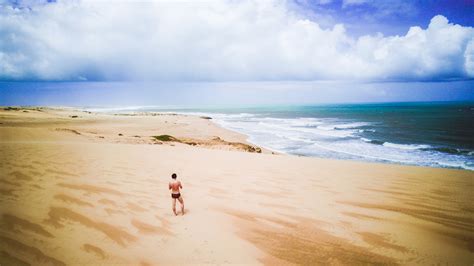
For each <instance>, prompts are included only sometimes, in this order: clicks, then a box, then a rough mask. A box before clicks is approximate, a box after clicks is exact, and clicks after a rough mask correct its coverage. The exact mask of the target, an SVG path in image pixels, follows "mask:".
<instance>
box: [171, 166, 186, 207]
mask: <svg viewBox="0 0 474 266" xmlns="http://www.w3.org/2000/svg"><path fill="white" fill-rule="evenodd" d="M171 178H172V179H173V181H171V182H170V183H169V184H168V188H169V189H170V190H171V200H172V202H173V212H174V215H178V213H177V212H176V199H178V200H179V203H181V215H184V201H183V197H181V193H180V192H179V189H180V188H181V189H182V188H183V185H181V182H180V181H178V180H176V174H172V175H171Z"/></svg>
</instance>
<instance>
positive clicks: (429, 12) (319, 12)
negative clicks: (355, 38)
mask: <svg viewBox="0 0 474 266" xmlns="http://www.w3.org/2000/svg"><path fill="white" fill-rule="evenodd" d="M295 4H296V5H297V6H299V7H301V8H302V9H304V10H306V12H307V13H308V15H309V16H312V17H314V18H316V19H318V17H319V18H321V21H323V19H324V18H326V21H327V22H326V26H331V25H333V24H334V23H344V25H346V27H347V29H348V32H349V33H350V34H353V35H364V34H373V33H374V32H381V33H383V34H384V35H404V34H406V31H407V29H408V28H410V27H411V26H413V25H418V26H421V27H423V28H426V27H427V26H428V24H429V21H430V20H431V18H433V17H434V16H436V15H440V14H441V15H443V16H445V17H447V18H449V20H450V21H451V22H452V23H455V24H460V25H463V26H473V24H474V19H473V15H472V14H473V13H474V2H473V1H472V0H385V1H382V0H352V1H351V0H296V1H295Z"/></svg>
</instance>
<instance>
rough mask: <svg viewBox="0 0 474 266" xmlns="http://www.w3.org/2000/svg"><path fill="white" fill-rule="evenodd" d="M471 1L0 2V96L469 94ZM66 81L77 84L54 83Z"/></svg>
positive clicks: (473, 55) (380, 97)
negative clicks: (134, 92) (104, 92)
mask: <svg viewBox="0 0 474 266" xmlns="http://www.w3.org/2000/svg"><path fill="white" fill-rule="evenodd" d="M473 6H474V4H473V2H472V1H468V0H459V1H442V0H439V1H434V0H425V1H416V0H415V1H407V0H386V1H376V0H266V1H257V0H242V1H231V0H207V1H200V0H197V1H166V0H155V1H142V2H139V3H137V2H133V1H88V0H83V1H80V0H79V1H68V0H64V1H5V0H0V40H1V41H0V81H2V82H1V83H0V90H1V93H0V96H2V98H3V100H2V99H0V104H2V102H3V104H14V103H16V102H24V99H30V102H35V104H39V103H38V102H39V101H38V100H36V101H35V100H34V99H43V100H42V101H41V102H44V103H45V104H48V98H49V102H50V104H53V103H54V104H58V103H60V102H61V97H60V95H63V96H64V98H63V101H64V102H68V104H71V102H70V99H69V98H67V97H70V96H71V95H72V94H71V92H74V93H76V92H75V91H76V90H78V91H79V92H80V90H81V87H84V89H83V90H84V93H83V94H81V95H89V96H88V97H92V98H94V97H93V94H94V92H95V91H94V90H91V88H95V87H106V88H107V91H113V86H112V85H113V84H116V86H117V89H116V92H119V91H120V93H119V94H121V95H124V93H123V90H124V88H128V90H133V89H132V88H136V90H140V91H142V92H146V93H145V94H147V95H155V96H156V95H160V97H161V98H162V99H164V98H167V99H168V101H169V102H170V103H171V102H173V103H174V102H176V100H177V99H175V98H174V97H173V93H171V91H169V90H176V91H179V92H180V94H183V93H184V92H186V95H189V96H190V97H191V98H192V97H193V95H194V96H196V97H195V98H199V99H201V101H202V102H203V103H206V102H209V103H212V102H216V101H222V102H227V100H226V99H240V100H239V101H241V102H245V101H246V100H245V97H237V95H238V94H239V93H240V94H242V95H251V96H252V97H254V98H265V99H268V100H267V101H268V102H269V103H278V102H285V100H286V101H287V102H298V101H300V102H307V101H308V99H311V101H313V102H354V101H391V100H393V101H400V100H415V101H418V100H473V99H472V98H473V97H472V95H473V89H472V88H473V86H472V85H473V80H474V28H473V19H472V15H471V14H472V13H473V12H472V11H473ZM32 82H33V83H32ZM64 82H80V83H78V84H82V85H74V86H69V85H68V86H65V87H66V88H65V89H64V91H61V89H59V88H61V87H64V86H63V85H64V84H65V83H64ZM104 82H113V83H110V84H109V85H106V86H105V85H103V84H104ZM32 84H40V85H37V86H35V88H36V89H32ZM55 84H56V85H55ZM61 84H62V85H61ZM85 84H87V85H85ZM94 84H95V85H94ZM97 84H102V85H100V86H98V85H97ZM117 84H122V85H117ZM130 84H142V85H143V84H148V85H143V86H142V85H140V86H138V87H137V86H130ZM157 84H175V85H173V86H168V87H167V86H163V85H157ZM177 84H178V85H177ZM183 84H184V85H183ZM189 84H200V85H199V86H197V85H193V86H188V85H189ZM229 84H234V85H231V86H230V87H231V89H222V90H220V89H218V88H217V87H219V86H221V87H227V88H228V87H229ZM255 84H263V85H255ZM268 84H271V86H270V87H274V88H275V89H274V90H273V92H272V93H273V95H275V97H273V98H274V99H273V100H272V99H271V98H272V97H269V96H271V95H272V93H271V91H272V89H271V88H269V85H268ZM289 84H290V85H289ZM308 84H311V85H308ZM321 84H322V85H321ZM328 84H329V85H328ZM395 84H396V85H395ZM224 85H225V86H224ZM51 86H53V87H54V88H55V89H54V91H55V94H51V90H48V89H47V88H50V87H51ZM111 86H112V87H111ZM203 86H208V88H204V87H203ZM72 87H74V88H72ZM165 87H167V88H168V89H166V88H165ZM169 88H171V89H169ZM407 88H408V89H407ZM442 88H446V90H443V89H442ZM21 92H24V93H25V94H26V93H28V94H29V96H26V95H23V96H22V95H21ZM249 92H250V93H249ZM74 93H73V94H74ZM98 93H99V91H98ZM205 93H209V95H208V96H206V95H203V94H205ZM125 94H127V93H125ZM285 94H286V95H289V94H291V95H293V96H292V97H285V96H284V95H285ZM31 95H34V96H35V97H31ZM46 95H47V97H46ZM55 95H56V96H55ZM68 95H69V96H68ZM127 95H128V94H127ZM216 95H219V97H217V96H216ZM278 95H280V96H278ZM36 96H37V97H36ZM164 96H166V97H164ZM92 98H91V99H92ZM111 98H114V97H111ZM129 98H130V97H129ZM241 98H242V99H241ZM83 99H87V97H85V96H84V97H83ZM148 100H149V99H142V100H139V99H135V98H134V102H135V103H136V104H140V103H141V102H147V101H148ZM247 101H248V100H247ZM114 102H116V103H117V104H118V102H121V101H119V100H116V101H114ZM125 102H126V101H125ZM165 102H166V100H165ZM188 102H192V100H191V101H188ZM120 104H126V103H122V102H121V103H120Z"/></svg>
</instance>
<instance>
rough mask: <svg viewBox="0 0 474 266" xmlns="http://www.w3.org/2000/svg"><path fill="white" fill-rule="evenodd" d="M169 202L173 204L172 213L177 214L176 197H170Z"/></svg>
mask: <svg viewBox="0 0 474 266" xmlns="http://www.w3.org/2000/svg"><path fill="white" fill-rule="evenodd" d="M171 202H172V206H173V213H174V215H178V214H177V213H176V199H175V198H172V199H171Z"/></svg>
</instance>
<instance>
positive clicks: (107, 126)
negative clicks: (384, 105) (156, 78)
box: [0, 109, 474, 265]
mask: <svg viewBox="0 0 474 266" xmlns="http://www.w3.org/2000/svg"><path fill="white" fill-rule="evenodd" d="M73 115H77V116H78V117H77V118H72V117H71V116H73ZM119 134H121V136H120V135H119ZM162 134H169V135H172V136H174V137H176V138H179V139H193V140H197V141H198V142H199V145H198V147H195V146H190V145H186V144H183V143H161V144H158V142H157V141H154V140H152V138H151V136H154V135H162ZM215 137H219V138H220V139H222V140H225V141H226V142H225V143H223V142H220V141H218V142H215V141H214V142H213V141H212V140H213V139H214V138H215ZM216 143H217V144H216ZM228 143H243V144H246V145H249V144H248V143H245V136H242V135H239V134H237V133H235V132H230V131H227V130H225V129H222V128H220V127H217V126H215V125H214V124H213V123H212V122H211V121H209V120H207V119H202V118H199V117H192V116H181V115H137V116H114V115H103V114H94V113H86V112H76V111H71V110H69V111H65V110H52V109H42V110H39V111H38V110H31V109H30V110H27V112H23V110H17V111H15V110H13V111H0V150H1V152H0V184H1V186H0V202H1V205H0V211H1V213H0V264H1V265H27V264H32V265H69V264H73V265H74V264H85V265H91V264H130V265H157V264H164V265H168V264H226V263H240V264H270V265H275V264H306V265H308V264H311V265H314V264H350V265H357V264H438V263H439V264H453V265H472V264H473V263H474V257H473V254H474V253H473V252H474V232H473V217H474V215H473V213H474V205H473V192H472V191H474V174H473V172H470V171H461V170H451V169H434V168H423V167H410V166H398V165H384V164H369V163H359V162H350V161H336V160H322V159H315V158H304V157H296V156H286V155H273V154H271V153H269V152H268V151H265V150H264V152H263V154H258V153H249V152H243V151H239V150H242V149H241V147H242V146H239V145H229V144H228ZM172 172H176V173H178V176H179V178H180V179H181V181H182V182H183V184H184V189H183V196H184V200H185V204H186V214H185V215H184V216H177V217H175V216H174V215H172V212H171V199H170V195H169V192H168V189H167V183H168V181H169V176H170V174H171V173H172Z"/></svg>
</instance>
